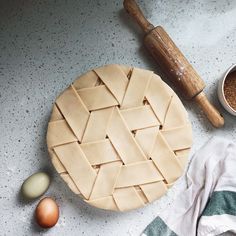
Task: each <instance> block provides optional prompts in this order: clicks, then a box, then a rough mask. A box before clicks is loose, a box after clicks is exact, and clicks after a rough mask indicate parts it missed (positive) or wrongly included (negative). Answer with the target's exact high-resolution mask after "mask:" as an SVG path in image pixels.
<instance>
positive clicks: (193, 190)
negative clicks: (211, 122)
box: [142, 137, 236, 236]
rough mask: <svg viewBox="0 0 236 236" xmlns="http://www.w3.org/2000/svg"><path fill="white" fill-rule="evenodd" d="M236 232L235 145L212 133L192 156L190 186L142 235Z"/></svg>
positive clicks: (200, 234) (188, 180)
mask: <svg viewBox="0 0 236 236" xmlns="http://www.w3.org/2000/svg"><path fill="white" fill-rule="evenodd" d="M224 232H232V233H235V234H236V145H235V144H233V143H232V142H231V141H230V140H227V139H224V138H220V137H213V138H212V139H210V140H209V141H208V142H207V143H206V144H205V145H204V146H203V147H202V148H201V149H200V150H199V151H198V152H197V153H196V154H195V155H194V156H193V158H192V161H191V162H190V165H189V169H188V171H187V187H186V188H185V189H184V190H183V191H182V192H181V193H180V194H179V195H178V196H177V198H176V200H174V202H173V205H172V207H171V209H167V210H165V211H164V212H162V213H161V214H160V215H159V216H158V217H157V218H156V219H155V220H153V221H152V222H151V223H150V224H149V225H148V226H147V227H146V229H145V230H144V232H143V234H142V235H143V236H176V235H179V236H195V235H197V236H211V235H219V234H222V233H224Z"/></svg>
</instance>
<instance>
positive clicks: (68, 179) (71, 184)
mask: <svg viewBox="0 0 236 236" xmlns="http://www.w3.org/2000/svg"><path fill="white" fill-rule="evenodd" d="M60 176H61V177H62V179H63V180H64V181H65V182H66V183H67V184H68V186H69V188H70V189H71V191H72V192H74V193H75V194H80V191H79V189H78V188H77V186H76V185H75V183H74V181H73V180H72V179H71V177H70V175H69V174H68V173H61V174H60Z"/></svg>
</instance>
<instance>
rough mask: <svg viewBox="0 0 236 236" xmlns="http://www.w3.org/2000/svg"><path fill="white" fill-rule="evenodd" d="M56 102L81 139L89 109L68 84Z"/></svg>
mask: <svg viewBox="0 0 236 236" xmlns="http://www.w3.org/2000/svg"><path fill="white" fill-rule="evenodd" d="M56 104H57V106H58V107H59V109H60V111H61V112H62V114H63V115H64V117H65V119H66V121H67V123H68V124H69V126H70V127H71V129H72V131H73V132H74V134H75V135H76V137H77V138H78V140H79V141H81V140H82V137H83V134H84V130H85V127H86V124H87V121H88V118H89V111H88V110H87V108H86V106H85V105H84V103H83V101H82V100H81V98H80V97H79V95H78V94H77V93H76V91H75V90H74V88H73V87H72V86H70V87H69V88H68V89H66V90H65V91H64V92H63V93H62V94H61V95H60V96H59V97H58V98H57V100H56Z"/></svg>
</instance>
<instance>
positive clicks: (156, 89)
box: [146, 74, 173, 124]
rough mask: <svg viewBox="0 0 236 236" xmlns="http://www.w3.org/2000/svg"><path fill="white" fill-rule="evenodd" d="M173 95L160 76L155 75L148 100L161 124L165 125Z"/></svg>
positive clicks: (150, 85) (147, 94)
mask: <svg viewBox="0 0 236 236" xmlns="http://www.w3.org/2000/svg"><path fill="white" fill-rule="evenodd" d="M172 95H173V91H172V90H171V89H170V88H169V87H168V86H167V85H166V84H164V82H163V81H162V80H161V78H160V77H159V76H157V75H155V74H153V76H152V79H151V81H150V83H149V86H148V89H147V91H146V99H147V100H148V102H149V104H150V105H151V107H152V109H153V111H154V113H155V114H156V116H157V118H158V120H159V121H160V123H161V124H163V123H164V119H165V116H166V112H167V109H168V106H169V104H170V101H171V97H172Z"/></svg>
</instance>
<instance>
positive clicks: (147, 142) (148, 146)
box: [135, 126, 159, 158]
mask: <svg viewBox="0 0 236 236" xmlns="http://www.w3.org/2000/svg"><path fill="white" fill-rule="evenodd" d="M158 132H159V126H158V127H151V128H147V129H141V130H137V132H136V134H135V140H136V141H137V143H138V144H139V146H140V147H141V148H142V150H143V152H144V154H145V155H146V157H148V158H149V157H150V155H151V151H152V149H153V145H154V143H155V140H156V136H157V134H158Z"/></svg>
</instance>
